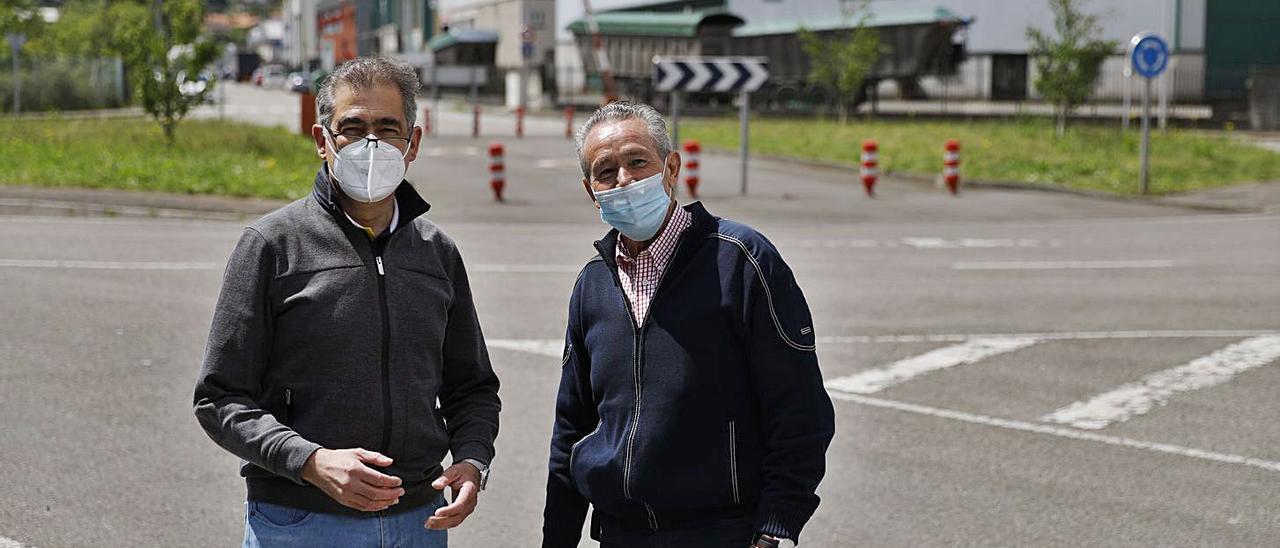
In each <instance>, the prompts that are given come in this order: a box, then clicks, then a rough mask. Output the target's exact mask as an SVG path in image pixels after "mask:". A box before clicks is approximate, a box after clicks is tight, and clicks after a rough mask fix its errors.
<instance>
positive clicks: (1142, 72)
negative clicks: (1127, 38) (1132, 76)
mask: <svg viewBox="0 0 1280 548" xmlns="http://www.w3.org/2000/svg"><path fill="white" fill-rule="evenodd" d="M1130 43H1131V48H1130V49H1129V63H1130V64H1131V65H1132V66H1133V71H1134V72H1136V73H1138V76H1142V77H1143V78H1155V77H1156V76H1160V73H1162V72H1164V69H1166V68H1169V44H1168V43H1166V42H1165V41H1164V38H1161V37H1159V36H1157V35H1155V34H1139V35H1137V36H1134V37H1133V40H1132V41H1131V42H1130Z"/></svg>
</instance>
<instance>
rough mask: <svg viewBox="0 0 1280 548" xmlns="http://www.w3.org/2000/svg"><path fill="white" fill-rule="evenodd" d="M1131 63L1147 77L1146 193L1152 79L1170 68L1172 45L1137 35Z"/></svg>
mask: <svg viewBox="0 0 1280 548" xmlns="http://www.w3.org/2000/svg"><path fill="white" fill-rule="evenodd" d="M1129 63H1130V65H1131V66H1132V67H1133V72H1135V73H1137V74H1138V76H1141V77H1142V79H1143V83H1142V146H1141V147H1140V149H1139V152H1138V154H1139V155H1140V156H1141V159H1140V162H1141V163H1140V164H1139V168H1138V178H1139V183H1140V185H1141V189H1142V193H1143V194H1146V193H1147V191H1148V190H1149V189H1150V185H1149V183H1148V167H1149V165H1150V160H1151V80H1152V79H1153V78H1155V77H1157V76H1160V73H1162V72H1164V70H1165V69H1166V68H1168V67H1169V45H1168V44H1167V43H1165V41H1164V39H1163V38H1161V37H1159V36H1157V35H1155V34H1152V33H1149V32H1144V33H1141V34H1137V35H1134V37H1133V39H1131V40H1130V41H1129Z"/></svg>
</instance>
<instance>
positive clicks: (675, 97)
mask: <svg viewBox="0 0 1280 548" xmlns="http://www.w3.org/2000/svg"><path fill="white" fill-rule="evenodd" d="M671 142H672V143H675V144H676V145H677V146H678V145H679V144H680V92H679V91H675V90H672V91H671Z"/></svg>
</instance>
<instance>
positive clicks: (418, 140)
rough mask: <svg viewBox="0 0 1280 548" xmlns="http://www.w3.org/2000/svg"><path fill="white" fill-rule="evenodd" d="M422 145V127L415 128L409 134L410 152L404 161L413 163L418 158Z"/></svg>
mask: <svg viewBox="0 0 1280 548" xmlns="http://www.w3.org/2000/svg"><path fill="white" fill-rule="evenodd" d="M421 144H422V127H421V126H413V131H411V132H409V150H408V151H407V154H405V155H404V161H405V162H406V163H407V162H412V161H413V160H414V159H415V158H417V157H418V146H419V145H421Z"/></svg>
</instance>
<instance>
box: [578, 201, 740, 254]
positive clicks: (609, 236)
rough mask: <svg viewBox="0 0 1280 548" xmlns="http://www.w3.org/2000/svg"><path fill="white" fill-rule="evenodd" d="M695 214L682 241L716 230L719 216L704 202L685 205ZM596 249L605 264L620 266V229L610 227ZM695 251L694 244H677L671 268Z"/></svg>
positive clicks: (597, 242)
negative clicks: (704, 204)
mask: <svg viewBox="0 0 1280 548" xmlns="http://www.w3.org/2000/svg"><path fill="white" fill-rule="evenodd" d="M683 207H684V210H685V211H688V212H689V213H690V214H692V216H693V224H691V225H689V228H686V229H685V231H684V234H683V235H681V236H680V240H681V241H688V240H694V241H701V240H705V239H706V237H707V235H708V234H711V233H712V232H715V231H716V225H717V223H718V221H719V218H718V217H716V216H714V215H712V214H711V213H710V212H708V211H707V208H705V207H703V205H702V202H693V203H691V204H688V205H686V206H683ZM595 247H596V251H598V252H599V253H600V258H601V259H604V262H605V264H607V265H609V268H612V269H616V268H618V259H617V257H615V253H614V251H615V250H616V249H618V229H616V228H615V229H610V230H609V232H608V233H606V234H605V235H604V237H603V238H600V239H599V240H596V242H595ZM692 252H693V246H684V245H677V246H676V254H675V255H674V256H672V257H671V261H670V263H669V265H670V266H669V268H674V267H675V266H676V265H677V264H679V263H681V262H683V260H684V258H685V257H687V256H688V255H689V254H690V253H692Z"/></svg>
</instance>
